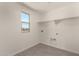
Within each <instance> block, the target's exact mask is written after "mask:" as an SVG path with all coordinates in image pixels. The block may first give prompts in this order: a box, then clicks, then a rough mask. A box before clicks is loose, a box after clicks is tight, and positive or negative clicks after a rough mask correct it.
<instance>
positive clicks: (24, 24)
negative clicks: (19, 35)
mask: <svg viewBox="0 0 79 59" xmlns="http://www.w3.org/2000/svg"><path fill="white" fill-rule="evenodd" d="M21 31H23V32H25V31H30V16H29V14H27V13H26V12H21Z"/></svg>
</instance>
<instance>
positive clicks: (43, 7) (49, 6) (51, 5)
mask: <svg viewBox="0 0 79 59" xmlns="http://www.w3.org/2000/svg"><path fill="white" fill-rule="evenodd" d="M24 4H25V5H27V6H28V7H30V8H32V9H34V10H37V11H41V12H48V11H50V10H55V9H57V8H60V7H63V6H67V5H70V4H71V3H70V2H69V3H68V2H24Z"/></svg>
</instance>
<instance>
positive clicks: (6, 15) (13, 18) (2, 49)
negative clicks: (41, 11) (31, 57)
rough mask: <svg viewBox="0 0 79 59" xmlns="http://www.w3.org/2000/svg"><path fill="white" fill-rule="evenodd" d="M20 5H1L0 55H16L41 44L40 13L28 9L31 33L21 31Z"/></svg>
mask: <svg viewBox="0 0 79 59" xmlns="http://www.w3.org/2000/svg"><path fill="white" fill-rule="evenodd" d="M20 12H21V8H20V5H19V4H17V3H0V55H14V54H16V53H18V52H20V51H22V50H24V49H27V48H29V47H31V46H33V45H36V44H38V43H39V41H38V25H37V20H38V19H39V15H38V13H35V12H33V11H32V10H29V9H28V8H27V12H28V13H30V24H31V25H30V26H31V28H30V32H27V33H22V32H21V31H20Z"/></svg>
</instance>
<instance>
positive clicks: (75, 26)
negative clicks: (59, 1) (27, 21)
mask: <svg viewBox="0 0 79 59" xmlns="http://www.w3.org/2000/svg"><path fill="white" fill-rule="evenodd" d="M78 5H79V4H75V5H70V6H66V7H63V8H60V9H57V10H55V11H53V10H52V11H50V12H49V13H47V14H46V17H45V18H44V20H43V21H40V22H39V25H40V31H41V30H44V32H43V33H41V32H40V37H41V38H40V39H41V43H44V44H47V45H50V46H54V47H57V48H60V49H65V50H68V51H71V52H75V53H78V54H79V46H78V45H79V18H71V17H78V16H79V12H78V10H79V7H78ZM64 18H67V19H64ZM61 19H63V21H62V22H60V23H59V24H57V25H56V24H55V22H54V21H51V20H61ZM56 33H58V35H56ZM54 38H56V40H53V39H54Z"/></svg>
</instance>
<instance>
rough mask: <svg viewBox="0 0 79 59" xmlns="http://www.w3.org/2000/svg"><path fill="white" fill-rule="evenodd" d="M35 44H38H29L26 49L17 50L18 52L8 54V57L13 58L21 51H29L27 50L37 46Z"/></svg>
mask: <svg viewBox="0 0 79 59" xmlns="http://www.w3.org/2000/svg"><path fill="white" fill-rule="evenodd" d="M37 44H39V42H37V43H34V44H30V45H29V46H28V47H26V48H24V49H22V50H19V51H17V52H15V53H13V54H10V56H15V55H16V54H18V53H20V52H22V51H24V50H27V49H29V48H31V47H33V46H35V45H37Z"/></svg>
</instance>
